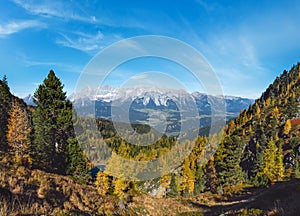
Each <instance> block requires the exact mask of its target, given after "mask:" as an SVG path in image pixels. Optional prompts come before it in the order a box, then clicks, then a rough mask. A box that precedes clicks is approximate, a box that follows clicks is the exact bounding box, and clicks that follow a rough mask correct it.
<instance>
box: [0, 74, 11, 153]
mask: <svg viewBox="0 0 300 216" xmlns="http://www.w3.org/2000/svg"><path fill="white" fill-rule="evenodd" d="M11 103H12V95H11V93H10V89H9V87H8V83H7V79H6V76H4V77H3V79H2V80H0V113H1V114H0V150H1V149H3V150H5V149H7V147H8V146H7V139H6V133H7V129H8V128H7V125H8V117H9V113H10V109H11Z"/></svg>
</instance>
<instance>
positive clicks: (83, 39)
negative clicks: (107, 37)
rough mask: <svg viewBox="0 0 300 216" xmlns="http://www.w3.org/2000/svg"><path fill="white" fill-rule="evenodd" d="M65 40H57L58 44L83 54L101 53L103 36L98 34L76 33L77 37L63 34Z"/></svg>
mask: <svg viewBox="0 0 300 216" xmlns="http://www.w3.org/2000/svg"><path fill="white" fill-rule="evenodd" d="M61 35H62V37H63V38H60V39H57V40H56V43H57V44H59V45H62V46H65V47H70V48H73V49H77V50H80V51H83V52H87V53H91V52H95V51H99V50H100V49H101V48H102V43H101V42H102V40H103V34H102V33H101V32H98V33H97V34H95V35H94V34H86V33H82V32H76V33H75V37H74V36H73V37H71V36H67V35H65V34H61Z"/></svg>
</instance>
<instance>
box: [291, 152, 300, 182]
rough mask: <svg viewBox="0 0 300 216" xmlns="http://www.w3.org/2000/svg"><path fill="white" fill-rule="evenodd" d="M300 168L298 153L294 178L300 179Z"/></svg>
mask: <svg viewBox="0 0 300 216" xmlns="http://www.w3.org/2000/svg"><path fill="white" fill-rule="evenodd" d="M299 168H300V167H299V155H298V153H296V157H295V164H294V170H293V177H294V178H300V169H299Z"/></svg>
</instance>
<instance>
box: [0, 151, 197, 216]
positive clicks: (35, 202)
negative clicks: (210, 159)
mask: <svg viewBox="0 0 300 216" xmlns="http://www.w3.org/2000/svg"><path fill="white" fill-rule="evenodd" d="M11 158H12V157H11V156H8V155H7V154H4V153H3V152H1V151H0V171H1V172H0V215H1V216H6V215H113V214H114V215H176V214H177V213H179V212H190V211H195V210H199V209H197V208H195V207H192V206H185V205H184V204H183V203H182V202H181V201H178V200H177V199H157V198H153V197H150V196H148V195H145V194H141V195H139V196H136V197H134V198H133V202H132V203H129V204H128V206H127V208H126V209H125V210H121V209H120V208H119V200H118V198H117V197H115V196H111V195H109V196H105V197H103V196H100V195H99V194H98V193H97V191H96V189H95V187H94V186H92V185H82V184H79V183H77V182H75V181H74V180H72V179H70V178H69V177H66V176H60V175H56V174H52V173H47V172H44V171H41V170H30V169H28V168H25V167H23V166H17V165H16V164H15V163H14V162H13V161H12V159H11Z"/></svg>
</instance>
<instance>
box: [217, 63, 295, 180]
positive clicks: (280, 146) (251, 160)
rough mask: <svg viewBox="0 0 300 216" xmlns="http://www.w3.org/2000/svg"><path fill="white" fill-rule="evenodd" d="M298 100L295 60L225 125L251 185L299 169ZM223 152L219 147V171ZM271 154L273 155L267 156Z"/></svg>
mask: <svg viewBox="0 0 300 216" xmlns="http://www.w3.org/2000/svg"><path fill="white" fill-rule="evenodd" d="M299 101H300V64H299V63H298V64H297V65H294V66H293V67H292V68H291V70H290V71H289V72H287V71H284V72H283V73H282V74H281V75H280V76H279V77H277V78H276V79H275V81H274V82H273V83H272V84H271V85H270V86H269V87H268V88H267V90H266V91H265V92H264V93H263V94H262V96H261V97H260V98H259V99H257V100H256V101H255V102H254V103H253V104H252V105H251V106H250V107H249V109H247V110H244V111H243V112H242V113H241V114H240V115H239V116H238V117H237V118H236V119H234V120H231V121H230V123H229V124H228V125H227V126H226V128H225V136H226V137H230V138H231V139H232V138H236V137H238V138H239V139H240V143H239V144H238V145H239V146H241V147H242V148H243V151H242V155H240V159H239V160H240V161H239V164H240V166H241V167H242V169H243V171H244V173H246V176H245V177H246V179H249V180H250V181H251V182H252V183H253V184H257V185H259V184H265V183H266V182H267V181H279V180H282V179H289V178H291V177H293V176H295V172H296V173H297V172H298V171H299V167H298V165H297V164H298V163H299V159H298V158H299V153H300V152H299V146H300V139H299V137H300V131H299V127H298V126H299V124H298V121H297V120H296V119H298V118H299V116H300V115H299ZM273 143H274V145H272V144H273ZM223 147H224V146H223ZM224 152H225V150H224V149H222V147H221V148H219V150H218V152H217V156H216V159H217V169H219V172H220V170H221V169H220V167H219V168H218V163H219V164H221V162H222V161H224V160H223V159H222V158H221V157H222V154H224ZM271 153H274V154H273V155H275V156H272V157H270V154H271ZM218 155H219V156H218ZM281 163H283V164H281ZM220 166H221V165H220ZM280 169H281V170H282V171H280ZM268 170H271V171H270V172H273V171H274V173H275V174H274V173H270V172H268ZM279 173H281V174H279Z"/></svg>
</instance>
